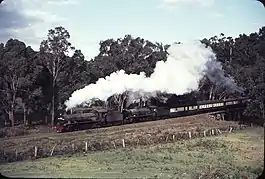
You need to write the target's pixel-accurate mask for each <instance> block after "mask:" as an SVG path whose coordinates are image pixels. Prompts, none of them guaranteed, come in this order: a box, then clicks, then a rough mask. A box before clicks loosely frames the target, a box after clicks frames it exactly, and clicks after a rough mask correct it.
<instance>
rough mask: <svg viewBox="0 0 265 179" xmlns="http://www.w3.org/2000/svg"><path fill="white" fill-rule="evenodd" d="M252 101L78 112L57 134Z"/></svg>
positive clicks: (60, 123)
mask: <svg viewBox="0 0 265 179" xmlns="http://www.w3.org/2000/svg"><path fill="white" fill-rule="evenodd" d="M248 101H249V99H248V98H238V99H226V100H214V101H213V100H210V101H198V102H192V103H190V104H189V105H187V104H186V105H179V106H175V107H158V106H147V105H145V106H138V107H135V108H132V109H124V110H123V111H122V112H120V111H117V110H111V109H106V108H74V109H72V110H70V111H67V112H66V114H64V115H61V116H60V117H59V118H58V119H57V121H58V122H57V125H56V126H55V129H56V131H57V132H70V131H75V130H82V129H88V128H91V127H92V128H94V127H106V126H111V125H123V124H130V123H135V122H143V121H148V120H161V119H167V118H174V117H179V116H185V115H194V114H198V113H205V112H214V111H218V110H225V109H229V108H239V107H245V105H246V103H247V102H248Z"/></svg>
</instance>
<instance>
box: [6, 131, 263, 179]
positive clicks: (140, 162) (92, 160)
mask: <svg viewBox="0 0 265 179" xmlns="http://www.w3.org/2000/svg"><path fill="white" fill-rule="evenodd" d="M263 144H264V129H263V128H254V129H247V130H244V131H241V132H238V133H233V134H228V135H227V136H224V135H222V136H215V137H207V138H203V139H193V140H189V141H178V142H175V143H170V144H163V145H153V146H146V147H141V148H137V149H133V150H132V149H127V150H118V149H117V150H116V151H107V152H95V153H89V154H80V155H77V156H73V157H49V158H44V159H38V160H35V161H24V162H23V164H22V163H21V162H14V163H9V164H3V165H1V172H2V174H3V175H6V176H12V177H17V176H19V177H78V178H79V177H82V178H83V177H84V178H88V177H89V178H106V177H107V178H118V177H119V178H126V177H127V178H136V177H141V178H205V179H207V178H221V179H222V178H243V177H244V176H245V177H247V178H257V176H258V175H260V174H261V173H262V170H263V167H264V163H263V162H264V145H263Z"/></svg>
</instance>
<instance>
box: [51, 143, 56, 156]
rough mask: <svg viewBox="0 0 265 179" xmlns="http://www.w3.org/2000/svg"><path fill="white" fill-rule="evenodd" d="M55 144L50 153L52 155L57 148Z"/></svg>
mask: <svg viewBox="0 0 265 179" xmlns="http://www.w3.org/2000/svg"><path fill="white" fill-rule="evenodd" d="M55 146H56V144H55V145H54V146H53V148H52V151H51V153H50V156H52V154H53V151H54V149H55Z"/></svg>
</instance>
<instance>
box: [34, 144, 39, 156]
mask: <svg viewBox="0 0 265 179" xmlns="http://www.w3.org/2000/svg"><path fill="white" fill-rule="evenodd" d="M37 154H38V148H37V147H36V146H35V152H34V157H37Z"/></svg>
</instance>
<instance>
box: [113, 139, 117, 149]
mask: <svg viewBox="0 0 265 179" xmlns="http://www.w3.org/2000/svg"><path fill="white" fill-rule="evenodd" d="M112 144H113V146H114V149H116V145H115V142H114V141H112Z"/></svg>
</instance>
